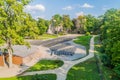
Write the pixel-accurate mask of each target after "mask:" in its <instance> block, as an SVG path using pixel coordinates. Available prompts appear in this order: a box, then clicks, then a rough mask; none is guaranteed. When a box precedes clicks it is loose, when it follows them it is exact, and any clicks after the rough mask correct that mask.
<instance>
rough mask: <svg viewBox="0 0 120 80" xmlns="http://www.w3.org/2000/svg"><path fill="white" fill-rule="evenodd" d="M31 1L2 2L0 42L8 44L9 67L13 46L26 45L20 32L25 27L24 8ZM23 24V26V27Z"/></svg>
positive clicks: (0, 4)
mask: <svg viewBox="0 0 120 80" xmlns="http://www.w3.org/2000/svg"><path fill="white" fill-rule="evenodd" d="M29 2H30V0H0V36H1V37H0V39H1V40H0V42H6V44H7V50H8V55H9V67H11V66H12V44H25V42H24V39H23V37H22V36H21V35H20V34H18V32H19V31H20V30H21V29H22V27H23V26H24V21H25V18H26V13H24V11H23V8H24V6H25V5H26V4H28V3H29ZM22 24H23V26H22Z"/></svg>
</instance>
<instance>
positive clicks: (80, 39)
mask: <svg viewBox="0 0 120 80" xmlns="http://www.w3.org/2000/svg"><path fill="white" fill-rule="evenodd" d="M91 37H92V36H79V37H77V39H75V40H74V42H75V43H76V44H81V45H83V46H85V47H86V50H87V53H88V50H89V45H90V39H91Z"/></svg>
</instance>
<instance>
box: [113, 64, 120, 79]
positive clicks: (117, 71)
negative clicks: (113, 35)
mask: <svg viewBox="0 0 120 80" xmlns="http://www.w3.org/2000/svg"><path fill="white" fill-rule="evenodd" d="M114 71H115V73H116V74H117V76H118V77H119V78H120V64H119V65H117V66H115V68H114Z"/></svg>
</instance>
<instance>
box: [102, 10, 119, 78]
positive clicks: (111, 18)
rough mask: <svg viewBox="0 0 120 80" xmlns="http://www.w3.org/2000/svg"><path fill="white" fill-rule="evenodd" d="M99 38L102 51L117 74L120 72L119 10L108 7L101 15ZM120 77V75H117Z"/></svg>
mask: <svg viewBox="0 0 120 80" xmlns="http://www.w3.org/2000/svg"><path fill="white" fill-rule="evenodd" d="M101 32H102V34H101V39H102V43H103V46H104V51H105V52H104V53H105V54H106V55H107V57H108V58H109V60H110V61H109V62H110V65H109V66H111V67H112V68H114V70H115V72H116V74H117V75H118V76H119V74H120V72H119V70H120V35H119V34H120V10H117V9H110V10H108V11H106V13H105V14H104V16H103V25H102V31H101ZM119 78H120V76H119Z"/></svg>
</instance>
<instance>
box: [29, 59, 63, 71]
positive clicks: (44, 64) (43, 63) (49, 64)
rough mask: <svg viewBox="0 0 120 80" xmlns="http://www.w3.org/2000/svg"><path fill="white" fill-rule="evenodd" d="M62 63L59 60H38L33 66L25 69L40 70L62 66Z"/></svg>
mask: <svg viewBox="0 0 120 80" xmlns="http://www.w3.org/2000/svg"><path fill="white" fill-rule="evenodd" d="M63 64H64V63H63V61H61V60H40V61H39V62H38V63H36V64H35V65H34V66H32V67H31V68H29V69H28V70H27V71H41V70H49V69H55V68H58V67H60V66H62V65H63Z"/></svg>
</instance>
